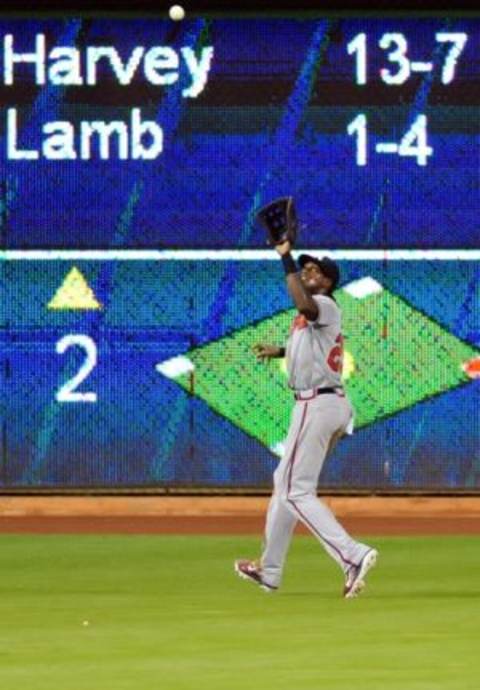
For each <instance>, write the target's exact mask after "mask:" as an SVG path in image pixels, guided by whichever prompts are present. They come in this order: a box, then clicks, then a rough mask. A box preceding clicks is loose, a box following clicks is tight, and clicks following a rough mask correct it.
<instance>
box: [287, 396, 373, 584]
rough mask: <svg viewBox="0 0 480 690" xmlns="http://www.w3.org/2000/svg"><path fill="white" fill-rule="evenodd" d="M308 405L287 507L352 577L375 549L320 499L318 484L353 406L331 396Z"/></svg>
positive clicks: (293, 459)
mask: <svg viewBox="0 0 480 690" xmlns="http://www.w3.org/2000/svg"><path fill="white" fill-rule="evenodd" d="M307 404H308V406H309V409H308V412H307V414H306V416H305V420H304V425H303V430H302V434H301V437H300V442H299V443H298V444H297V447H296V449H295V453H294V454H293V455H292V457H291V458H290V461H289V463H288V468H287V476H288V477H289V479H288V483H287V491H286V495H285V505H286V506H287V507H288V508H289V510H291V511H292V513H293V515H294V516H296V517H297V518H298V519H300V520H301V521H302V522H303V523H304V524H305V525H306V526H307V527H308V529H310V531H311V532H312V533H313V534H314V535H315V536H316V537H317V538H318V539H319V541H320V542H321V544H322V545H323V546H324V548H325V549H326V551H327V552H328V553H329V555H330V556H331V557H332V558H333V559H334V560H335V561H336V562H337V563H338V564H339V566H340V567H341V568H342V570H343V572H344V573H345V575H346V577H347V578H348V575H349V574H350V573H351V572H354V571H353V569H354V568H357V569H358V568H359V567H360V565H361V563H362V560H363V559H364V557H365V556H366V555H367V553H369V552H370V551H371V549H370V547H368V546H367V545H366V544H362V543H361V542H357V541H356V540H354V539H353V538H352V537H351V536H350V535H349V534H348V533H347V531H346V530H345V529H344V528H343V527H342V525H341V524H340V523H339V522H338V520H337V519H336V518H335V516H334V514H333V513H332V511H331V510H330V509H329V508H328V506H327V505H325V504H324V503H323V502H322V501H320V500H319V499H318V497H317V484H318V477H319V474H320V471H321V469H322V466H323V463H324V460H325V458H326V456H327V453H328V451H329V449H330V447H331V442H332V438H334V439H335V436H339V435H340V432H342V431H343V429H344V428H345V427H346V425H347V423H348V420H349V418H350V407H349V404H348V402H347V401H345V400H344V399H342V398H334V399H332V398H331V397H330V396H328V399H327V396H325V397H323V396H318V397H317V398H315V399H314V400H313V401H311V402H309V403H302V405H307ZM355 572H357V571H355Z"/></svg>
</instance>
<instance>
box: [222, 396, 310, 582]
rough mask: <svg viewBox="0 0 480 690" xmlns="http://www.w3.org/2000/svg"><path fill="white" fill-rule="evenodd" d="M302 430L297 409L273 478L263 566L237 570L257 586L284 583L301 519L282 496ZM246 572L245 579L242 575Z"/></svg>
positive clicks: (240, 564)
mask: <svg viewBox="0 0 480 690" xmlns="http://www.w3.org/2000/svg"><path fill="white" fill-rule="evenodd" d="M301 428H302V410H301V409H300V408H299V406H295V407H294V409H293V411H292V418H291V423H290V428H289V431H288V436H287V439H286V441H285V448H284V452H283V457H282V460H281V461H280V463H279V465H278V467H277V469H276V470H275V472H274V474H273V482H274V490H273V494H272V497H271V499H270V503H269V507H268V511H267V516H266V521H265V533H264V543H263V552H262V556H261V559H260V562H259V563H258V562H257V561H247V560H239V561H236V562H235V570H236V571H237V573H238V574H239V575H241V576H242V577H247V578H249V579H251V580H252V581H256V582H257V584H266V585H267V587H272V588H275V589H276V588H278V587H279V586H280V583H281V579H282V573H283V567H284V564H285V559H286V556H287V552H288V548H289V546H290V541H291V538H292V534H293V531H294V529H295V525H296V523H297V521H298V518H297V517H296V516H295V515H294V513H292V511H291V510H289V509H288V507H287V506H286V505H285V501H284V500H282V494H285V490H286V478H287V470H288V462H289V458H290V457H291V455H292V453H294V451H295V447H296V444H297V443H298V438H299V435H300V432H301ZM242 571H243V575H242Z"/></svg>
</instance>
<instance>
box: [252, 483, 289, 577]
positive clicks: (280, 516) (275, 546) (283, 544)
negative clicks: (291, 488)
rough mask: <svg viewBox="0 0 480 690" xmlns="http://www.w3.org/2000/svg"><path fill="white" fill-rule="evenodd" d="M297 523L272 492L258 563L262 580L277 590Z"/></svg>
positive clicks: (282, 502)
mask: <svg viewBox="0 0 480 690" xmlns="http://www.w3.org/2000/svg"><path fill="white" fill-rule="evenodd" d="M297 522H298V520H297V518H296V517H295V516H294V515H293V513H292V512H291V511H290V510H289V509H288V508H287V506H286V505H285V502H284V501H282V500H281V497H280V494H279V493H277V492H274V493H273V495H272V497H271V499H270V504H269V507H268V512H267V519H266V523H265V539H264V547H263V553H262V557H261V560H260V563H261V569H262V579H263V580H264V581H265V582H267V583H268V584H270V585H272V586H274V587H277V588H278V587H279V586H280V584H281V581H282V574H283V568H284V565H285V560H286V557H287V553H288V548H289V546H290V542H291V539H292V535H293V531H294V529H295V525H296V524H297Z"/></svg>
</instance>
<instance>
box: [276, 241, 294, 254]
mask: <svg viewBox="0 0 480 690" xmlns="http://www.w3.org/2000/svg"><path fill="white" fill-rule="evenodd" d="M291 248H292V245H291V244H290V242H289V241H288V240H287V241H286V242H282V243H281V244H276V245H275V249H276V250H277V252H278V253H279V254H280V256H284V255H285V254H288V253H289V251H290V250H291Z"/></svg>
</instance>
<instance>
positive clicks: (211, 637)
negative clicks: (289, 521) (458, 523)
mask: <svg viewBox="0 0 480 690" xmlns="http://www.w3.org/2000/svg"><path fill="white" fill-rule="evenodd" d="M369 541H370V542H371V543H372V544H373V545H375V546H377V547H378V548H379V550H380V559H379V563H378V566H377V568H376V569H374V570H373V571H372V572H371V574H370V576H369V581H368V589H367V591H366V592H365V594H364V595H363V596H362V597H360V598H358V599H356V600H352V601H344V600H343V599H342V598H341V597H340V596H339V595H340V590H341V586H342V578H341V574H340V571H339V570H338V568H337V566H336V565H335V564H334V563H333V562H332V561H331V560H330V559H329V558H328V557H327V556H326V554H325V553H324V552H323V550H321V548H320V547H319V546H318V545H317V543H316V542H315V541H314V540H313V539H312V538H309V537H303V536H297V537H296V538H295V540H294V542H293V545H292V549H291V552H290V556H289V560H288V565H287V571H286V576H285V581H284V586H283V588H282V590H281V592H279V593H278V594H273V595H270V594H266V593H264V592H263V591H262V590H260V589H258V588H257V587H256V586H254V585H253V584H251V583H249V582H244V581H242V580H240V579H238V577H237V576H235V574H234V573H233V568H232V561H233V559H234V558H236V557H242V556H255V555H257V552H258V548H259V545H260V540H259V539H256V538H251V537H207V536H204V537H197V536H196V537H177V536H175V537H174V536H142V537H140V536H86V535H85V536H82V535H80V536H35V537H34V536H14V535H2V536H1V537H0V554H1V556H0V565H1V567H0V595H1V597H0V688H1V690H157V689H160V688H161V689H162V690H204V689H205V690H207V689H208V690H244V689H245V690H247V689H250V688H251V689H253V690H307V689H312V690H313V689H315V690H317V689H319V688H322V689H323V688H325V689H327V690H385V689H387V690H478V688H480V539H479V538H475V537H450V538H447V537H443V538H441V537H438V538H388V539H387V538H382V539H379V538H375V539H370V540H369ZM86 620H88V621H89V625H88V626H85V625H83V621H86Z"/></svg>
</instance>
